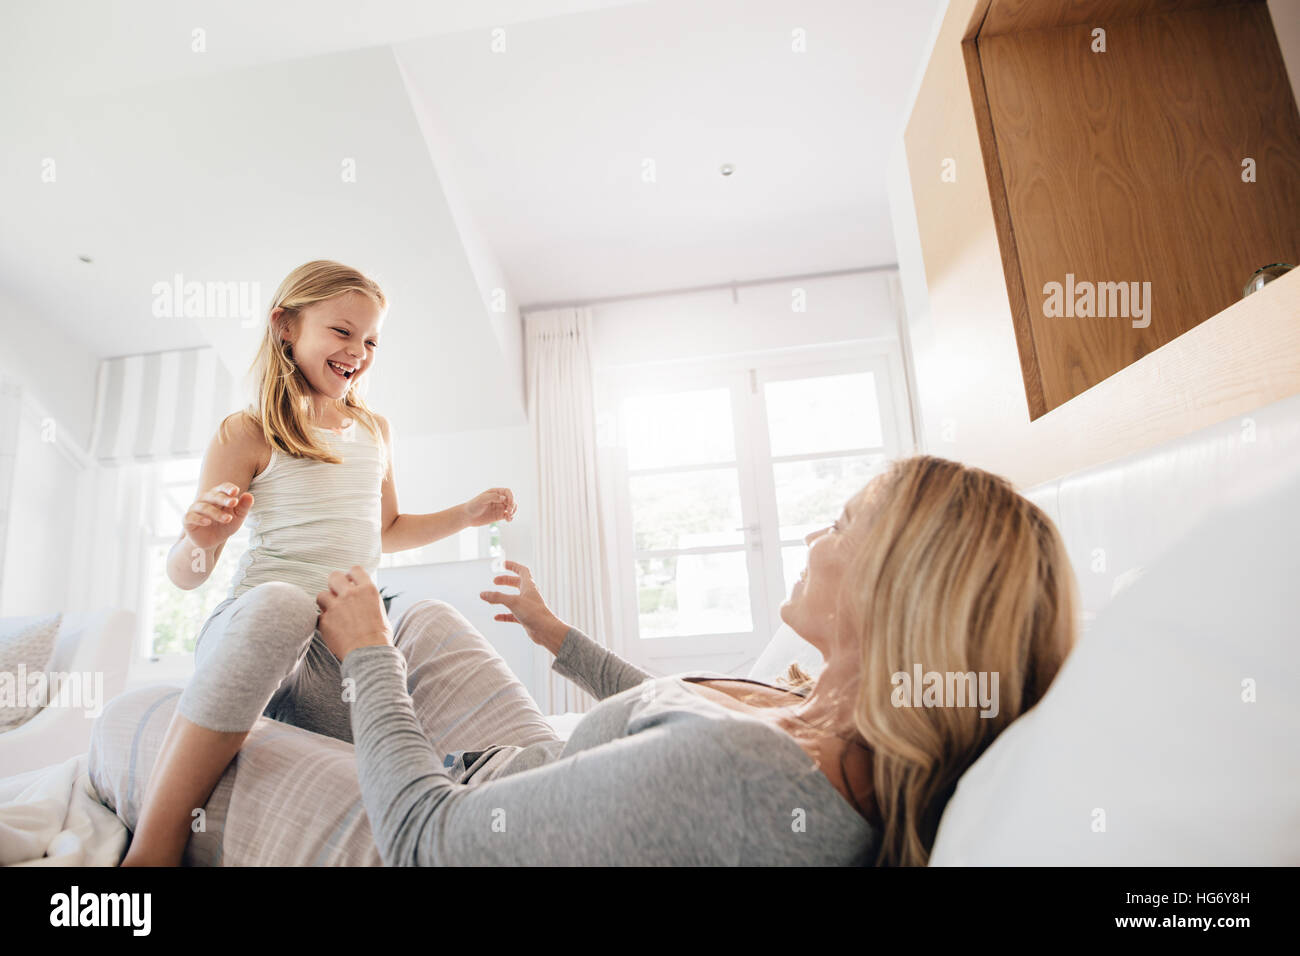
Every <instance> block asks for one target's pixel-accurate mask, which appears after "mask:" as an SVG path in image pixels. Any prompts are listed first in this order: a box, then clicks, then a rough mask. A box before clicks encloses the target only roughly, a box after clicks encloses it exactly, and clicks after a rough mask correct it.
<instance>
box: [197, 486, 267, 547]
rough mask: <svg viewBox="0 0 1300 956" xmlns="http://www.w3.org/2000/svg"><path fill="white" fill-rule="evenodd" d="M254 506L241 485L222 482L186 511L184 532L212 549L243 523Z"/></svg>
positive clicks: (249, 495) (199, 544)
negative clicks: (241, 492)
mask: <svg viewBox="0 0 1300 956" xmlns="http://www.w3.org/2000/svg"><path fill="white" fill-rule="evenodd" d="M252 507H253V496H252V495H251V494H249V493H248V492H247V491H245V492H244V493H243V494H240V493H239V486H238V485H235V484H231V483H230V482H223V483H221V484H219V485H217V486H216V487H215V488H213V489H211V490H210V491H205V492H204V493H203V494H201V495H199V497H198V498H197V499H195V501H194V504H192V505H190V507H189V510H188V511H186V512H185V517H184V519H183V522H182V523H183V525H184V528H185V535H186V537H188V538H189V539H190V541H192V542H193V543H194V545H195V547H199V548H203V549H204V550H205V551H210V550H212V549H213V548H215V547H216V546H217V545H219V544H221V543H222V542H224V541H225V540H226V539H227V538H229V537H230V536H231V535H232V534H234V533H235V532H236V531H238V530H239V528H240V526H241V525H243V523H244V519H245V518H246V517H248V512H249V511H250V510H251V509H252Z"/></svg>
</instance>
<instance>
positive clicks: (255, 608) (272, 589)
mask: <svg viewBox="0 0 1300 956" xmlns="http://www.w3.org/2000/svg"><path fill="white" fill-rule="evenodd" d="M228 613H230V614H231V615H232V617H231V619H230V621H229V623H228V624H227V626H226V627H225V636H224V639H226V640H234V641H237V642H239V643H240V644H242V645H245V647H244V650H245V652H247V653H253V654H261V653H266V652H273V651H275V650H276V649H279V648H280V647H281V646H283V648H284V649H286V650H288V651H289V652H290V653H291V656H292V657H294V658H296V657H297V656H298V654H299V652H300V651H301V650H302V649H303V648H304V647H305V646H306V645H307V643H308V642H309V641H310V640H311V638H312V635H313V634H314V633H315V632H316V621H317V619H318V618H319V617H320V610H319V608H317V606H316V600H315V599H314V598H312V597H310V596H309V595H308V594H307V592H306V591H304V590H303V589H302V588H300V587H297V586H296V585H293V584H286V583H284V582H283V581H265V582H263V583H262V584H259V585H257V586H256V587H254V588H251V589H250V590H248V591H246V592H244V593H243V594H241V595H240V596H239V599H238V600H236V601H235V603H234V604H233V605H232V606H231V608H230V610H229V612H228Z"/></svg>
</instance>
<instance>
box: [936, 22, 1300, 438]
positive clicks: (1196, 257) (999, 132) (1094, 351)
mask: <svg viewBox="0 0 1300 956" xmlns="http://www.w3.org/2000/svg"><path fill="white" fill-rule="evenodd" d="M1098 30H1101V31H1104V34H1103V35H1101V36H1100V37H1099V35H1098V33H1097V32H1096V31H1098ZM1101 40H1104V50H1102V49H1099V46H1100V41H1101ZM962 54H963V59H964V62H965V66H966V71H967V80H968V84H969V88H970V93H971V100H972V105H973V110H974V118H975V124H976V128H977V131H978V134H979V142H980V148H981V151H982V154H983V159H984V168H985V174H986V177H987V182H988V190H989V201H990V204H991V206H992V209H993V217H994V223H995V227H996V230H997V238H998V246H999V250H1000V253H1001V258H1002V267H1003V272H1004V276H1005V280H1006V289H1007V297H1008V301H1009V304H1010V307H1011V319H1012V325H1013V328H1014V332H1015V339H1016V346H1017V353H1018V358H1019V363H1020V369H1021V375H1022V378H1023V383H1024V391H1025V397H1026V404H1027V407H1028V411H1029V416H1030V418H1031V419H1037V418H1039V417H1041V416H1042V415H1044V414H1045V413H1047V412H1048V411H1050V410H1051V409H1053V408H1056V407H1058V406H1060V405H1062V404H1063V403H1065V402H1067V401H1069V400H1070V399H1072V398H1074V397H1075V396H1077V395H1080V394H1082V393H1083V392H1085V391H1087V390H1088V389H1090V388H1092V387H1094V386H1096V385H1097V384H1098V383H1100V382H1102V381H1104V380H1105V379H1107V378H1109V377H1110V376H1112V375H1114V374H1115V373H1117V372H1119V371H1120V370H1121V369H1124V368H1126V367H1128V366H1129V365H1131V364H1132V363H1134V362H1135V361H1137V360H1138V359H1140V358H1142V357H1143V356H1145V355H1147V354H1149V353H1151V352H1153V351H1154V350H1156V349H1158V348H1160V347H1161V346H1163V345H1164V344H1166V343H1168V342H1170V341H1173V340H1174V339H1176V338H1177V337H1178V336H1180V335H1182V334H1184V333H1186V332H1187V331H1189V330H1190V329H1192V328H1195V327H1196V326H1197V325H1199V324H1200V323H1202V322H1204V321H1205V320H1206V319H1208V318H1210V317H1211V316H1213V315H1216V314H1218V313H1220V312H1222V311H1223V310H1225V309H1227V308H1228V307H1230V306H1231V305H1232V304H1233V303H1234V302H1236V301H1237V300H1238V299H1240V297H1241V289H1242V286H1243V285H1244V284H1245V282H1246V280H1247V278H1248V277H1249V276H1250V274H1251V273H1252V272H1253V271H1254V270H1255V269H1257V268H1259V267H1260V266H1263V265H1266V264H1268V263H1272V262H1279V261H1282V262H1289V263H1292V264H1297V263H1300V112H1298V111H1297V108H1296V102H1295V98H1294V96H1293V94H1292V90H1291V85H1290V81H1289V78H1288V76H1287V72H1286V67H1285V65H1284V63H1283V60H1282V55H1281V51H1280V49H1279V46H1278V42H1277V38H1276V36H1275V34H1274V31H1273V25H1272V21H1271V19H1270V17H1269V13H1268V8H1267V6H1266V4H1264V3H1263V2H1258V0H1245V2H1241V0H1238V2H1211V0H1200V2H1191V3H1189V2H1173V0H1127V2H1125V0H1080V2H1073V3H1068V4H1067V3H1062V2H1042V0H1037V2H1034V3H1029V2H1027V0H983V2H979V3H976V4H975V7H974V11H973V15H972V16H971V19H970V21H969V24H968V26H967V29H966V33H965V36H964V37H963V40H962ZM1248 160H1249V161H1252V162H1253V164H1254V165H1253V169H1254V181H1246V180H1245V179H1243V169H1244V167H1243V164H1244V163H1246V162H1247V161H1248ZM1053 283H1054V284H1055V286H1053V285H1052V284H1053ZM1071 284H1073V287H1074V288H1075V290H1076V291H1077V292H1078V298H1077V299H1073V298H1066V297H1065V292H1066V290H1068V289H1069V288H1070V287H1071ZM1055 290H1060V294H1059V295H1055V296H1054V295H1053V294H1052V293H1053V292H1054V291H1055ZM1125 299H1127V301H1124V300H1125ZM1076 305H1077V306H1078V308H1077V309H1076V308H1074V306H1076ZM1052 306H1057V308H1056V309H1055V310H1053V308H1052ZM1063 313H1064V314H1063ZM1079 313H1083V314H1079ZM1115 313H1119V314H1115Z"/></svg>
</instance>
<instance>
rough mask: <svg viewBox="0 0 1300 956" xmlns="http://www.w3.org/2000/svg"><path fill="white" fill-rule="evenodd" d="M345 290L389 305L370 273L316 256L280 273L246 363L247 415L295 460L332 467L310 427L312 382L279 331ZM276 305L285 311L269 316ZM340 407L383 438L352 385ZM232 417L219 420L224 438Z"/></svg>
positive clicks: (332, 459) (334, 457)
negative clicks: (250, 399)
mask: <svg viewBox="0 0 1300 956" xmlns="http://www.w3.org/2000/svg"><path fill="white" fill-rule="evenodd" d="M349 292H356V293H359V294H361V295H364V296H369V297H370V298H371V299H372V300H373V301H374V302H375V304H376V305H378V306H379V308H380V309H386V308H387V307H388V300H387V298H385V296H384V292H383V290H382V289H381V288H379V284H378V283H377V282H375V281H374V280H373V279H371V278H370V277H369V276H366V275H363V274H362V273H361V272H358V271H357V270H356V269H353V268H351V267H349V266H345V265H343V264H342V263H340V262H333V261H331V260H329V259H317V260H315V261H313V262H308V263H305V264H304V265H301V266H299V267H298V268H296V269H294V270H293V271H292V272H290V273H289V274H288V275H287V276H285V278H284V281H283V282H281V283H280V287H279V288H278V289H276V290H275V295H274V296H273V297H272V298H271V304H270V306H269V307H268V308H267V322H266V330H265V334H264V335H263V336H262V344H261V345H260V346H259V347H258V350H257V355H256V356H255V357H254V359H253V363H252V365H251V366H249V369H250V371H252V372H253V375H254V379H253V381H254V383H255V391H256V396H257V397H256V407H250V408H249V409H248V413H249V415H250V417H251V418H252V419H253V422H254V424H255V426H256V427H258V428H259V429H260V430H261V432H262V435H263V437H264V438H265V439H266V440H267V442H269V443H270V444H271V445H272V447H275V448H279V449H280V450H281V451H282V452H284V453H285V454H287V455H291V456H293V457H294V458H314V459H315V460H317V461H323V462H328V463H330V464H332V465H337V464H339V463H340V462H341V461H342V459H341V458H339V457H338V456H337V455H335V454H334V453H333V452H331V451H330V450H329V448H328V447H326V446H325V445H324V444H322V443H321V441H320V440H319V438H318V437H317V436H316V434H315V433H314V432H313V431H312V429H311V428H310V427H309V423H310V415H311V408H312V405H311V385H310V383H309V382H308V381H307V379H306V378H305V377H303V374H302V371H301V370H300V369H299V368H298V366H297V363H295V362H294V359H293V349H292V346H291V345H290V344H289V343H288V342H285V341H284V340H283V338H282V335H281V333H282V332H285V331H289V330H291V329H292V328H293V326H294V324H295V323H296V322H299V321H300V320H301V313H302V310H303V309H304V308H306V307H307V306H309V305H312V304H313V303H316V302H324V301H325V300H326V299H333V298H334V297H336V296H340V295H346V294H347V293H349ZM276 309H284V314H283V315H281V316H280V317H279V319H278V321H277V320H275V319H272V318H271V313H273V312H274V311H275V310H276ZM343 407H344V408H345V409H346V410H347V411H348V412H349V413H350V414H351V417H352V418H354V419H356V420H357V421H359V422H360V423H361V424H362V425H363V426H364V427H365V428H367V429H368V430H369V431H370V433H371V434H373V435H374V436H375V440H376V441H379V442H381V443H382V442H383V435H382V432H381V431H380V428H379V420H378V419H377V418H376V417H375V413H374V412H372V411H371V410H370V407H369V406H368V405H366V402H365V399H364V398H362V397H361V396H360V395H359V394H358V393H357V391H356V389H349V390H348V392H347V394H346V395H344V397H343ZM234 417H235V416H234V415H232V416H229V417H227V418H226V419H225V420H224V421H222V423H221V431H222V434H223V436H224V435H225V431H226V428H227V424H228V423H229V422H230V421H231V419H233V418H234Z"/></svg>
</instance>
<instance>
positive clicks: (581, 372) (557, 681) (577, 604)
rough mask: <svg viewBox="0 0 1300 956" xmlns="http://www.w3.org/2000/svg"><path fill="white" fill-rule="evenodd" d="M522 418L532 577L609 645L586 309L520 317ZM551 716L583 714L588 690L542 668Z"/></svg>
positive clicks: (556, 607)
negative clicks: (526, 438)
mask: <svg viewBox="0 0 1300 956" xmlns="http://www.w3.org/2000/svg"><path fill="white" fill-rule="evenodd" d="M525 330H526V339H527V368H528V417H529V420H530V422H531V424H532V432H533V454H534V456H535V459H536V461H537V479H538V480H537V491H538V509H539V524H540V529H539V532H538V548H537V556H538V557H537V568H536V578H537V582H538V586H539V587H540V588H541V591H542V594H543V595H545V597H546V600H547V603H548V604H549V605H550V607H551V610H553V611H554V612H555V613H556V615H558V616H559V617H560V618H561V619H562V620H564V621H566V622H568V623H569V624H572V625H573V626H574V627H576V628H578V630H580V631H582V632H583V633H585V634H586V635H588V636H589V637H591V638H592V640H595V641H597V642H599V643H601V644H607V643H608V635H609V630H608V627H609V622H608V618H607V615H606V609H607V608H608V607H609V601H608V599H607V598H608V595H607V591H606V583H605V581H606V577H605V555H604V541H603V535H602V533H601V517H600V503H599V496H598V493H597V485H596V414H595V405H594V398H593V385H592V361H591V310H590V309H588V308H580V309H556V310H552V311H547V312H536V313H532V314H529V315H528V316H527V319H526V326H525ZM545 697H546V699H545V700H543V701H539V703H541V704H543V705H544V706H545V707H546V708H548V712H549V713H555V714H558V713H565V712H568V711H576V712H582V711H586V710H587V709H589V708H590V706H591V704H592V699H591V697H590V695H588V694H587V693H585V692H584V691H581V690H579V689H578V688H577V687H576V686H574V685H573V684H572V683H570V682H569V681H568V680H567V679H566V678H563V677H560V676H559V675H557V674H555V673H554V672H553V671H551V670H549V668H548V670H547V671H546V694H545Z"/></svg>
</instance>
